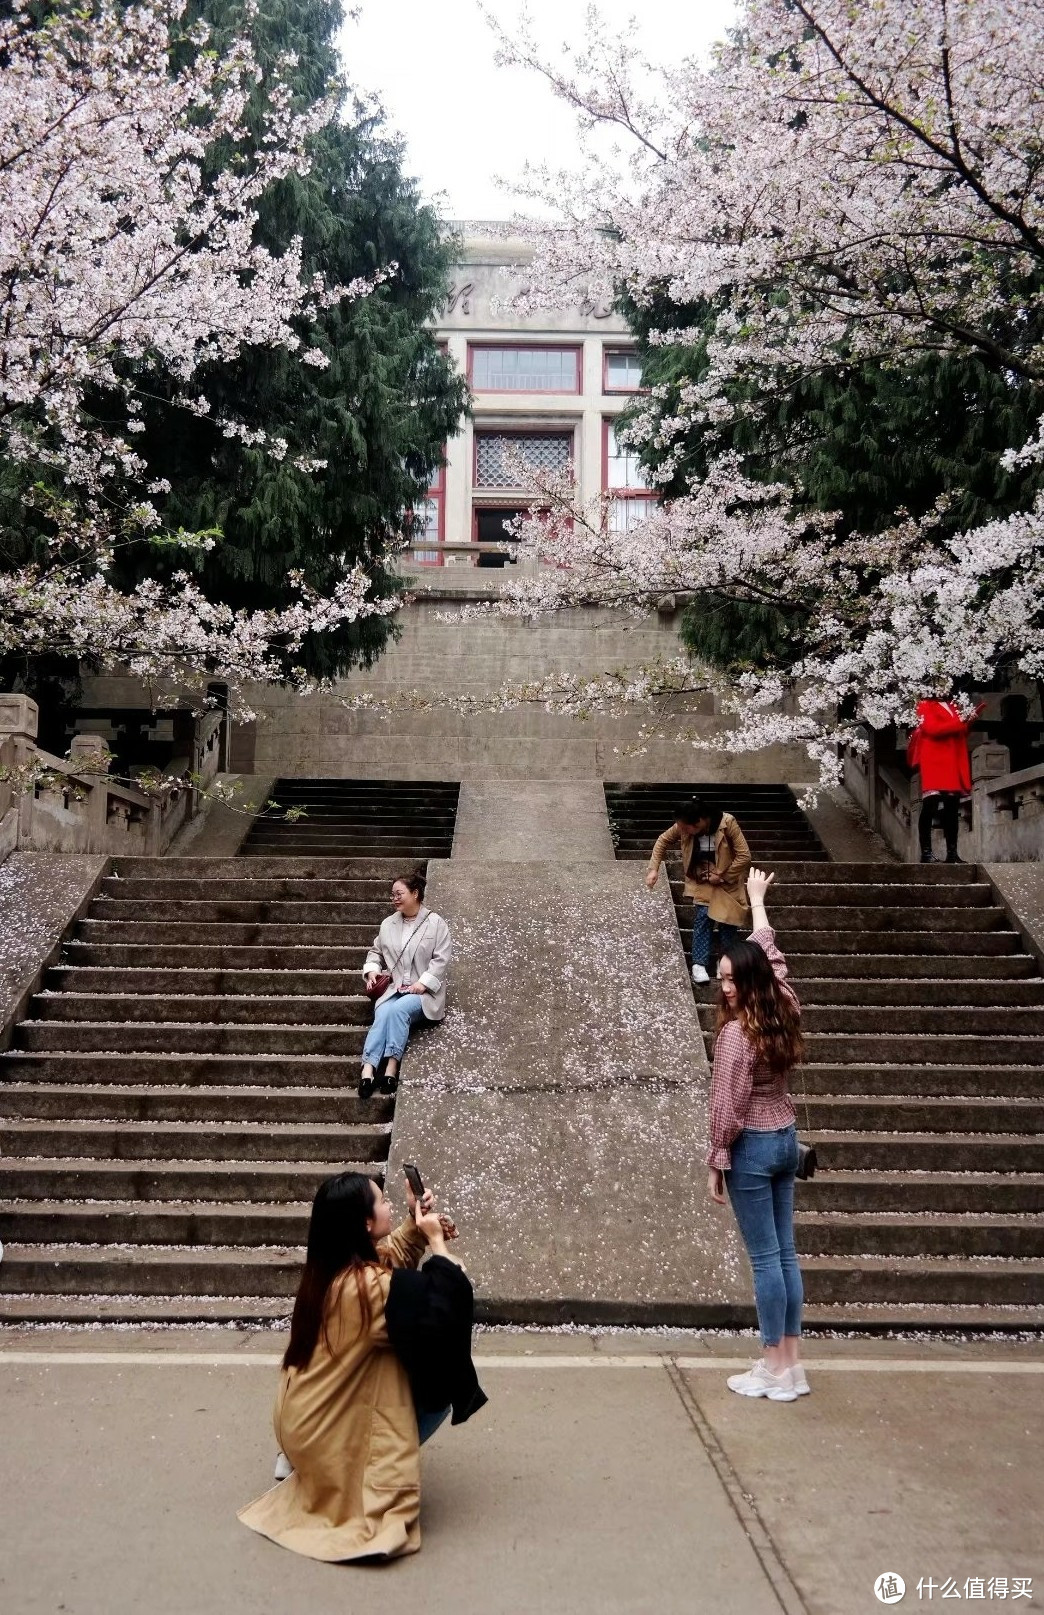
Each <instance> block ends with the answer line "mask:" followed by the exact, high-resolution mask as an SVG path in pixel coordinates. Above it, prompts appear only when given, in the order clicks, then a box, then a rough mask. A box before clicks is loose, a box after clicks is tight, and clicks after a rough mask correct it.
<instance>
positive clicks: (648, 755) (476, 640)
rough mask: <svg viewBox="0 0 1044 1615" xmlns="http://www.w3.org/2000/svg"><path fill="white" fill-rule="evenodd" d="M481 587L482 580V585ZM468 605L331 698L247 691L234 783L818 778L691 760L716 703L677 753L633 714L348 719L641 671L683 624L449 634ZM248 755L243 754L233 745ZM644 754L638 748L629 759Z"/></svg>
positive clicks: (500, 622)
mask: <svg viewBox="0 0 1044 1615" xmlns="http://www.w3.org/2000/svg"><path fill="white" fill-rule="evenodd" d="M479 576H480V577H482V574H479ZM457 603H459V601H455V600H454V599H444V598H440V597H438V596H436V595H429V596H425V597H424V598H418V599H417V600H416V601H415V602H414V603H413V604H412V605H410V606H408V607H407V608H406V609H405V610H404V611H403V612H402V614H401V616H400V618H399V623H400V626H401V630H402V631H401V635H400V638H399V640H398V642H397V643H396V644H395V645H394V646H392V647H391V648H390V649H389V650H388V652H387V653H386V654H385V655H384V656H383V657H382V658H381V659H380V661H379V662H378V663H377V665H376V667H374V668H373V669H371V670H370V671H369V672H358V673H353V674H352V675H351V676H350V677H349V678H348V679H346V680H344V681H342V682H341V683H339V684H338V685H336V686H335V687H334V689H333V690H332V691H329V692H323V693H319V694H316V695H314V696H310V697H301V696H299V695H296V694H293V693H292V692H290V691H287V690H270V689H265V690H262V689H254V690H251V691H249V692H248V699H249V701H250V704H251V706H252V707H253V708H254V709H255V710H256V711H257V713H258V715H259V718H260V721H259V723H258V724H257V728H256V735H251V734H250V733H248V732H244V731H243V730H239V729H237V731H236V732H235V735H234V738H233V751H234V753H235V768H236V771H238V772H242V773H247V772H249V771H250V770H249V767H248V761H249V759H248V758H246V757H245V756H244V755H243V754H242V751H243V750H246V751H251V750H252V756H253V769H254V771H255V772H257V773H259V774H268V775H272V776H277V775H281V774H296V775H331V776H338V775H339V776H344V777H346V778H353V777H354V778H367V777H373V778H387V777H396V778H403V779H444V780H455V779H459V780H464V779H468V780H471V779H543V780H558V779H634V780H658V779H665V780H667V779H690V780H693V781H698V780H733V779H734V780H746V781H758V780H781V779H790V780H798V781H801V780H806V779H810V778H811V777H812V772H813V771H812V768H811V765H810V763H809V760H808V758H807V757H806V756H805V754H804V752H803V751H801V750H800V748H795V747H780V748H775V749H773V750H770V751H765V752H759V753H757V754H755V755H750V756H740V757H733V756H731V755H729V754H728V753H724V752H715V751H700V750H696V749H694V747H693V746H692V745H691V743H690V742H689V740H688V739H687V738H686V736H687V735H691V736H694V737H696V738H699V739H706V738H708V737H710V736H713V735H714V734H716V733H719V732H720V731H721V730H722V728H723V727H724V726H725V720H723V718H722V717H721V715H720V713H719V712H718V710H717V706H716V702H715V699H714V697H713V696H711V695H697V696H694V697H691V698H686V700H685V701H679V702H677V703H675V704H674V708H673V710H672V712H671V713H670V719H671V726H672V733H673V734H674V735H676V736H678V738H672V739H671V740H668V741H655V740H653V741H648V742H646V741H643V740H641V737H640V731H641V728H642V726H643V725H644V724H646V723H648V722H649V720H650V717H651V716H652V714H651V713H650V712H649V709H648V708H647V707H646V706H642V707H636V708H634V709H633V710H631V711H629V712H628V713H627V714H626V715H625V716H624V717H621V718H615V717H611V716H605V715H599V716H593V717H591V718H588V719H584V718H578V717H560V716H552V715H551V714H549V713H547V712H545V711H544V710H543V709H542V707H540V706H538V705H525V706H521V707H519V708H517V709H515V710H514V711H510V712H481V713H476V714H471V715H467V716H465V715H462V714H461V713H459V712H456V711H454V710H452V708H449V707H438V708H436V709H434V710H431V711H422V710H415V709H411V708H410V707H409V706H407V707H405V708H402V707H399V708H397V709H396V710H394V711H392V712H373V711H365V710H363V711H350V710H349V709H347V708H346V707H345V706H344V704H343V700H344V697H345V696H346V695H356V694H364V693H371V694H373V695H375V696H377V697H380V698H387V697H393V696H397V695H398V696H401V695H403V694H406V693H408V692H410V691H413V690H416V691H418V692H420V693H421V694H422V695H425V696H430V695H433V694H440V693H445V692H452V693H453V694H455V695H458V696H468V695H471V696H483V695H486V694H488V693H489V692H490V691H495V690H499V689H501V688H502V687H503V686H505V685H507V684H512V685H514V684H521V683H524V682H526V681H536V680H539V679H542V678H544V677H546V676H547V675H550V674H554V673H574V674H588V675H593V674H597V673H600V672H604V671H606V670H607V669H618V668H626V667H636V666H640V665H644V664H648V663H654V662H659V661H664V660H667V659H670V658H673V657H674V656H676V655H677V653H678V636H677V619H676V617H674V616H662V617H661V616H655V615H650V616H649V617H648V618H645V619H642V620H641V621H634V620H632V619H630V618H628V617H626V616H624V615H623V614H621V613H619V612H609V611H594V610H576V611H565V612H561V613H558V614H556V615H555V616H552V617H551V618H548V619H547V620H545V621H543V622H540V623H536V624H530V623H525V622H522V621H519V620H514V619H502V618H489V619H488V620H485V621H475V622H463V623H462V622H456V621H454V622H445V621H442V620H441V616H442V615H444V614H445V613H446V612H452V611H453V610H454V609H455V605H456V604H457ZM84 699H85V702H86V703H87V704H89V705H91V706H107V705H112V706H128V705H133V704H141V705H147V704H148V694H147V692H146V690H145V688H144V686H141V685H137V684H136V683H135V682H134V681H131V680H126V679H111V678H104V679H87V680H85V696H84ZM243 741H251V742H252V746H246V747H244V748H242V749H238V747H237V743H238V742H243ZM632 748H635V749H632Z"/></svg>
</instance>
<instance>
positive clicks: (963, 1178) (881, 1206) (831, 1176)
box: [798, 1163, 1044, 1216]
mask: <svg viewBox="0 0 1044 1615" xmlns="http://www.w3.org/2000/svg"><path fill="white" fill-rule="evenodd" d="M798 1209H799V1210H801V1211H816V1212H835V1211H843V1212H860V1213H862V1212H889V1211H891V1212H917V1213H923V1212H932V1213H935V1214H939V1215H941V1214H948V1213H956V1212H961V1213H972V1212H975V1213H981V1212H991V1213H995V1214H997V1215H1001V1214H1006V1215H1012V1216H1015V1215H1020V1216H1021V1215H1025V1214H1037V1213H1044V1173H1039V1172H1024V1173H1021V1174H1020V1175H1019V1176H1018V1177H1014V1176H1012V1175H1011V1174H1010V1173H1008V1172H1006V1171H1004V1170H1003V1169H1000V1170H996V1171H991V1170H989V1169H985V1168H983V1167H981V1166H980V1167H978V1168H976V1169H975V1170H974V1171H973V1172H971V1173H969V1172H961V1171H957V1172H949V1171H943V1172H929V1173H911V1172H906V1171H900V1170H895V1171H889V1170H887V1169H885V1170H879V1169H874V1168H872V1167H871V1166H870V1165H869V1163H867V1165H866V1166H864V1167H863V1168H858V1167H857V1168H853V1169H849V1170H837V1169H831V1170H823V1171H819V1172H817V1173H816V1175H815V1177H814V1178H811V1179H810V1180H809V1181H808V1182H805V1183H799V1184H798Z"/></svg>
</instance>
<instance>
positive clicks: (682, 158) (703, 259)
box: [498, 0, 1044, 777]
mask: <svg viewBox="0 0 1044 1615" xmlns="http://www.w3.org/2000/svg"><path fill="white" fill-rule="evenodd" d="M587 34H588V37H589V39H590V40H592V41H593V43H592V44H591V45H590V47H589V48H588V49H587V50H586V51H585V52H584V53H583V54H579V55H577V54H574V55H569V54H568V53H567V54H566V55H565V56H564V57H562V58H559V59H558V60H556V61H555V62H553V63H550V62H547V61H545V60H544V59H543V58H542V57H541V54H540V51H539V50H538V48H537V47H536V46H535V45H534V44H533V42H532V40H531V39H529V38H528V37H525V36H524V35H523V36H522V37H518V38H514V39H512V38H508V37H507V36H505V35H502V53H501V54H502V59H504V60H506V61H508V62H512V63H515V64H519V63H522V64H525V65H528V66H530V67H532V68H535V69H537V70H539V71H541V72H543V73H544V74H545V75H546V76H547V78H548V79H549V80H550V82H551V83H552V85H553V87H554V89H555V91H556V93H557V94H558V95H560V96H561V97H563V98H564V99H565V100H566V101H567V102H569V103H570V104H571V105H572V106H573V107H574V108H575V110H576V112H577V114H578V119H579V125H580V132H581V149H582V150H584V151H585V152H586V156H585V158H584V160H583V161H581V162H580V163H578V165H577V166H576V168H575V169H573V170H571V171H569V172H566V173H554V174H551V173H548V172H540V171H536V172H533V173H531V175H530V176H529V181H528V184H529V188H530V190H531V191H533V192H534V193H539V194H541V195H542V196H543V197H544V198H545V199H547V200H551V199H554V200H556V201H557V204H558V212H557V214H556V216H555V218H554V219H553V220H552V221H551V222H549V223H547V224H539V223H538V224H530V225H529V226H528V227H527V233H528V235H529V237H530V240H531V241H532V243H533V247H534V259H533V262H532V263H530V264H529V265H528V266H527V279H528V282H529V285H528V287H527V291H526V293H525V296H524V298H523V300H522V306H523V307H524V308H526V309H529V310H535V309H537V308H540V307H544V306H551V305H553V304H555V303H559V304H560V303H561V302H562V301H563V299H564V298H568V299H569V300H571V301H572V300H577V299H579V298H581V297H589V298H593V299H600V300H604V299H606V298H614V297H615V298H622V299H623V300H624V304H625V306H628V305H629V306H631V307H634V308H637V309H640V310H650V309H655V308H657V307H667V308H670V309H671V310H672V311H674V313H675V316H676V317H675V318H673V319H672V320H671V321H670V322H666V321H665V322H664V324H663V325H662V327H661V328H659V329H657V328H656V325H655V320H654V319H652V316H650V319H652V329H651V331H650V332H649V333H648V335H647V340H648V342H649V343H650V345H651V346H652V347H654V348H655V347H659V348H661V349H668V350H673V351H675V352H676V353H677V354H678V355H679V357H680V368H681V370H682V372H683V373H684V372H685V364H684V363H683V362H681V361H682V360H684V357H685V355H686V353H687V352H696V351H698V354H699V362H698V364H694V365H693V366H692V367H691V369H690V371H689V374H688V377H687V379H686V380H685V381H684V382H683V384H680V385H679V386H677V387H675V388H673V389H667V388H659V387H657V388H653V389H652V391H651V392H650V394H649V395H648V396H647V397H646V398H645V399H644V400H642V402H641V403H640V404H639V406H638V408H637V409H636V410H635V412H634V415H633V419H632V423H631V426H630V438H631V441H632V443H634V444H635V445H636V446H637V447H638V448H639V450H640V452H641V454H642V457H643V459H644V461H645V463H646V464H647V466H649V467H650V468H651V470H652V472H653V475H654V476H655V478H656V480H657V481H658V482H659V483H660V484H662V485H663V486H664V487H665V488H667V489H669V490H670V495H671V496H670V497H669V498H667V499H666V501H665V503H664V505H663V507H662V508H661V509H660V510H659V511H658V512H657V513H656V514H654V515H653V516H651V517H650V518H649V519H648V520H647V521H646V522H645V523H644V524H643V525H642V526H641V527H639V528H637V529H635V530H634V531H633V532H631V533H629V534H627V535H624V536H622V535H619V534H616V533H612V532H611V531H610V525H609V523H608V522H607V520H606V510H605V508H604V502H603V503H602V506H601V508H592V509H588V510H581V509H578V508H577V507H576V505H575V501H574V500H573V499H572V496H571V492H570V490H569V489H568V488H566V487H565V486H562V485H558V486H554V487H552V486H543V487H536V486H534V487H533V489H532V492H533V497H534V500H535V501H536V502H537V503H538V504H539V505H541V506H542V507H543V508H544V510H545V511H549V512H551V515H550V516H548V515H542V516H541V517H540V518H539V519H531V520H530V521H528V522H526V523H523V524H522V526H521V527H520V529H519V534H518V537H519V541H520V547H519V553H520V555H521V556H523V557H524V558H525V557H528V558H530V559H534V560H538V561H542V562H545V563H546V562H554V563H556V565H555V566H554V567H553V568H551V569H548V570H541V571H539V572H537V573H535V575H534V576H532V577H529V578H526V577H520V578H519V579H518V581H517V583H516V584H515V585H514V586H513V587H512V588H511V590H510V594H509V598H508V599H507V601H506V602H505V603H504V604H503V605H502V606H501V607H499V608H498V609H502V610H506V611H510V612H516V613H517V612H522V613H536V612H544V611H548V610H554V609H555V608H556V607H557V606H559V605H562V604H571V605H572V604H576V603H577V602H579V601H581V600H583V601H587V602H589V603H598V604H610V605H619V606H622V607H625V608H629V609H634V610H639V611H640V610H646V609H648V607H649V604H650V603H651V602H652V601H653V600H655V599H656V598H658V597H659V596H661V595H663V594H665V593H674V594H678V593H681V594H684V595H688V596H691V597H693V598H694V600H695V602H696V609H698V604H699V600H700V597H701V592H704V593H705V592H706V591H708V590H711V589H713V590H716V591H718V592H719V593H721V594H725V595H730V596H731V597H732V598H734V599H736V600H739V601H749V602H753V603H758V604H765V603H768V604H774V605H777V606H779V607H780V609H781V610H782V611H783V612H784V613H785V615H786V617H787V620H788V621H789V622H791V623H794V624H797V625H798V630H797V631H796V632H795V634H794V647H793V655H792V658H791V659H790V660H789V663H788V664H787V665H780V664H779V663H778V662H777V663H776V664H775V665H770V666H768V667H764V666H763V667H754V668H752V669H751V670H750V671H748V672H747V673H746V674H745V675H744V677H742V678H741V680H740V682H739V687H738V691H737V696H736V700H737V704H738V711H737V724H736V728H735V730H734V732H733V733H732V734H731V735H730V736H728V737H726V740H725V742H724V743H726V744H728V745H729V746H731V747H733V748H734V749H736V748H743V747H754V746H761V745H764V744H767V743H770V742H773V741H786V740H800V741H802V742H804V743H805V744H806V746H807V747H808V748H809V750H810V752H811V753H812V754H813V755H814V756H816V757H817V758H818V759H819V761H820V763H821V765H822V768H823V772H824V775H825V777H829V776H830V775H831V774H834V773H836V767H837V763H836V756H837V747H838V746H839V745H843V744H846V743H852V742H853V741H854V740H855V739H856V727H855V726H856V724H857V723H859V722H863V723H868V724H870V725H871V726H873V727H880V726H883V725H886V724H888V723H892V722H903V721H906V720H907V719H908V718H909V717H910V715H911V713H912V709H913V706H914V703H915V701H916V699H917V698H918V697H919V696H920V695H922V694H923V693H924V691H925V689H939V690H944V691H946V692H947V693H949V692H950V691H952V690H954V689H959V688H961V687H964V688H967V687H968V686H969V685H970V684H973V683H978V684H983V683H986V682H988V681H990V680H992V679H994V678H996V677H997V676H998V675H1000V676H1009V677H1017V676H1021V677H1024V678H1035V679H1038V680H1039V679H1041V678H1042V677H1044V501H1042V499H1041V497H1040V495H1039V494H1034V493H1033V492H1032V488H1033V486H1034V484H1033V482H1032V480H1029V481H1028V482H1027V488H1028V489H1029V492H1028V493H1027V495H1026V497H1025V499H1024V500H1023V502H1022V504H1021V505H1019V506H1018V507H1017V508H1013V509H1012V508H1008V509H1005V510H1004V511H1003V512H1002V513H999V514H998V515H997V517H996V519H991V520H985V521H983V522H980V523H979V524H978V525H976V526H973V527H971V528H968V529H966V530H958V531H955V530H954V528H953V524H952V522H951V523H947V520H946V514H947V507H948V503H949V501H948V499H947V497H946V496H945V495H943V496H942V497H941V498H940V500H939V501H938V504H937V506H936V507H935V508H933V509H931V510H927V511H921V512H917V513H915V514H911V513H910V512H908V511H906V510H903V509H896V510H895V511H893V512H887V511H884V512H882V513H881V516H882V520H881V521H880V522H879V523H878V524H877V529H876V530H875V531H874V532H873V533H869V532H859V531H853V530H851V529H849V528H846V527H845V526H844V525H843V524H842V523H840V522H839V521H837V520H832V519H830V516H829V513H827V514H826V515H824V514H823V513H821V512H810V510H809V509H808V506H807V503H806V502H804V501H803V500H802V499H801V498H800V497H799V491H798V486H797V484H798V480H799V479H798V478H797V476H796V475H788V474H784V475H783V476H774V477H771V478H766V477H765V475H764V461H765V455H764V452H763V437H762V439H761V440H759V427H760V426H763V424H764V422H765V421H766V420H767V418H768V416H769V413H770V410H771V406H772V405H773V404H774V403H775V401H776V400H778V398H779V397H780V396H781V394H784V393H785V392H786V390H787V389H788V388H792V387H794V386H795V384H796V383H800V381H801V379H802V378H807V377H812V376H817V377H818V376H822V375H824V374H827V373H833V372H836V373H838V374H843V373H844V371H845V369H846V368H849V367H851V366H853V365H863V366H867V365H869V366H881V367H888V368H889V369H894V370H896V371H897V372H902V370H903V368H904V366H909V365H914V364H917V363H919V362H921V361H923V360H924V358H925V356H926V355H952V354H958V355H960V354H964V355H975V356H977V358H978V359H979V360H980V361H981V362H982V364H983V365H985V366H988V367H990V368H991V369H992V370H993V371H994V372H995V373H996V374H997V375H998V376H999V377H1000V378H1001V379H1002V380H1003V381H1004V382H1005V384H1008V385H1010V386H1011V387H1022V388H1025V389H1028V390H1029V395H1030V396H1031V397H1034V398H1036V410H1035V413H1036V414H1037V415H1044V161H1042V154H1041V142H1040V129H1041V127H1042V124H1044V65H1042V64H1044V6H1041V5H1040V4H1039V3H1037V0H1034V3H1031V4H1029V5H1026V4H1024V3H1021V0H866V3H861V4H859V5H852V4H850V3H849V0H747V3H746V4H745V5H744V6H743V7H742V9H741V12H740V14H739V17H738V20H737V26H736V28H735V31H734V32H733V33H732V34H731V35H730V37H729V39H728V41H727V42H726V43H724V44H723V45H721V46H720V47H719V48H718V49H717V51H716V53H715V55H714V58H713V60H711V61H710V62H709V63H708V64H700V63H697V62H693V61H686V62H682V63H681V64H680V65H678V66H671V67H663V68H659V69H657V68H655V67H653V66H651V65H649V64H647V63H642V62H640V61H637V60H636V59H635V58H634V56H633V53H632V52H631V51H630V49H629V41H628V39H626V38H622V39H618V40H614V39H612V38H611V37H610V36H608V35H607V33H606V30H605V28H604V26H603V25H602V24H601V23H600V21H599V20H598V18H597V16H596V14H594V13H592V14H591V16H590V17H589V22H588V29H587ZM607 126H609V127H612V128H615V129H616V130H617V131H619V132H620V134H621V138H622V139H624V140H626V141H627V142H628V143H629V147H630V154H629V159H628V162H629V166H628V167H627V168H626V171H625V175H624V178H623V180H622V181H621V171H620V164H619V161H618V160H617V159H615V158H612V157H607V156H606V155H605V153H604V148H598V147H597V146H595V145H592V144H590V143H588V144H587V145H586V146H585V145H584V141H585V139H586V136H587V135H589V134H590V133H591V131H593V130H598V129H604V128H605V127H607ZM600 151H601V155H600V154H599V153H600ZM679 310H689V311H692V313H693V320H692V323H691V325H686V323H685V319H684V317H682V316H681V315H679V314H678V311H679ZM1038 389H1039V392H1038ZM741 419H742V422H743V425H744V432H743V434H742V442H743V444H744V445H745V448H742V449H738V448H737V444H738V442H739V438H738V437H737V433H736V431H735V427H736V424H737V422H738V421H739V420H741ZM1042 436H1044V429H1042ZM694 437H695V438H698V440H699V442H700V445H701V451H702V453H701V461H702V463H701V465H700V467H699V470H698V471H694V470H691V469H687V464H688V459H689V458H691V456H689V451H690V449H691V445H692V442H693V439H694ZM790 453H791V456H792V464H793V461H794V460H796V459H800V455H801V445H800V443H798V444H797V446H796V447H792V448H791V449H790ZM1003 461H1004V466H1005V468H1006V469H1007V470H1008V471H1010V472H1011V473H1012V474H1013V475H1014V474H1017V473H1019V472H1025V471H1027V470H1028V469H1032V468H1033V467H1034V466H1036V467H1038V468H1039V467H1040V465H1041V464H1042V463H1044V442H1042V441H1041V438H1040V437H1035V438H1034V439H1033V441H1032V442H1030V443H1026V442H1025V441H1023V439H1022V438H1019V439H1017V440H1014V441H1012V442H1011V443H1010V445H1009V447H1008V449H1007V452H1006V453H1005V454H1004V456H1003ZM778 466H779V458H778V457H776V459H775V464H774V469H778ZM783 469H784V472H785V473H786V471H787V469H788V468H787V466H786V459H785V457H784V460H783ZM679 477H680V478H681V481H682V487H681V488H680V489H679V487H678V481H679ZM1036 485H1037V486H1039V479H1038V481H1037V484H1036ZM566 567H568V568H569V569H568V570H565V569H564V568H566ZM692 676H698V673H697V671H696V670H690V677H692ZM678 677H679V669H678V668H672V669H670V670H669V671H668V673H667V675H666V678H665V684H666V685H667V686H668V687H670V685H671V683H672V681H675V680H676V679H677V678H678ZM655 684H656V675H655V673H654V672H652V671H650V670H645V672H644V673H643V675H642V677H641V678H639V679H637V680H636V681H635V684H634V688H635V690H636V692H637V694H638V695H639V697H641V698H644V696H645V695H646V694H647V693H648V691H649V690H650V689H652V688H654V687H655ZM570 697H571V698H574V699H575V692H570Z"/></svg>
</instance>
